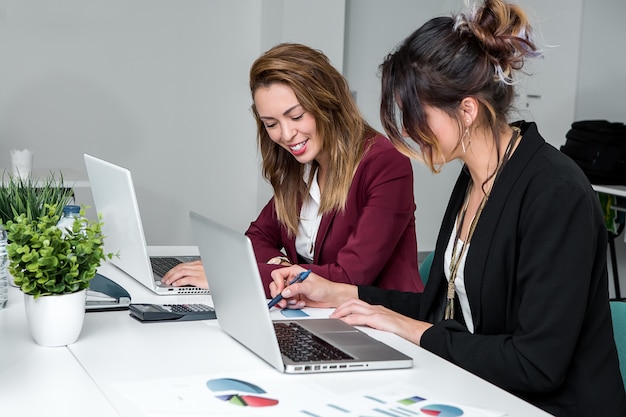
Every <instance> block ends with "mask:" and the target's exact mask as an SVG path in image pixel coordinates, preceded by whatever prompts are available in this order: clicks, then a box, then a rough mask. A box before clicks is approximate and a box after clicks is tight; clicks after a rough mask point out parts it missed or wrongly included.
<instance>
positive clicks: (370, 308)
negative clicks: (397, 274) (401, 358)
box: [330, 298, 432, 345]
mask: <svg viewBox="0 0 626 417" xmlns="http://www.w3.org/2000/svg"><path fill="white" fill-rule="evenodd" d="M330 317H331V318H337V319H341V320H343V321H345V322H346V323H348V324H351V325H353V326H369V327H372V328H374V329H378V330H384V331H387V332H391V333H395V334H397V335H398V336H400V337H402V338H404V339H407V340H409V341H410V342H413V343H415V344H416V345H419V344H420V341H421V339H422V335H423V334H424V332H425V331H426V330H428V329H429V328H431V327H432V324H430V323H426V322H423V321H419V320H415V319H412V318H410V317H407V316H403V315H402V314H399V313H396V312H395V311H393V310H390V309H388V308H386V307H383V306H380V305H371V304H368V303H366V302H365V301H361V300H359V299H356V298H354V299H351V300H348V301H346V302H345V303H343V304H341V305H340V306H339V307H337V309H335V311H334V312H333V313H332V314H331V315H330Z"/></svg>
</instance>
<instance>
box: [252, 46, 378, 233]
mask: <svg viewBox="0 0 626 417" xmlns="http://www.w3.org/2000/svg"><path fill="white" fill-rule="evenodd" d="M275 83H279V84H283V85H285V86H287V87H289V88H291V90H292V91H293V92H294V94H295V96H296V98H297V100H298V103H299V104H300V105H301V106H302V107H303V108H304V110H305V111H308V112H310V113H311V114H312V115H313V117H314V118H315V123H316V126H317V134H318V136H319V138H320V139H321V149H322V151H324V152H326V153H327V154H328V155H329V162H330V164H329V169H328V172H326V173H325V177H324V184H323V190H324V191H323V193H322V195H321V202H320V209H319V210H320V214H325V213H327V212H330V211H332V210H337V211H342V210H343V209H345V204H346V200H347V198H348V191H349V190H350V184H351V183H352V178H353V176H354V173H355V171H356V169H357V167H358V165H359V163H360V161H361V159H362V158H363V154H364V152H365V150H366V148H367V141H368V139H369V138H372V137H374V136H375V135H376V134H377V132H376V131H375V130H374V129H373V128H372V127H370V126H369V125H368V124H367V123H366V122H365V120H364V118H363V116H362V115H361V112H360V111H359V108H358V107H357V105H356V103H355V101H354V99H353V97H352V95H351V93H350V88H349V86H348V83H347V81H346V80H345V78H344V77H343V76H342V75H341V74H340V73H339V71H337V70H336V69H335V68H334V67H333V66H332V64H331V63H330V61H329V59H328V58H327V57H326V55H324V54H323V53H322V52H320V51H318V50H315V49H312V48H310V47H308V46H305V45H301V44H294V43H282V44H279V45H277V46H275V47H273V48H271V49H270V50H268V51H267V52H265V53H264V54H263V55H261V56H260V57H259V58H258V59H257V60H256V61H255V62H254V63H253V64H252V67H251V68H250V92H251V93H252V97H253V98H254V93H255V92H256V90H257V89H258V88H261V87H269V86H270V85H272V84H275ZM252 112H253V114H254V117H255V119H256V123H257V142H258V146H259V149H260V152H261V156H262V159H263V168H262V169H263V176H264V177H265V178H266V179H267V180H268V181H269V183H270V184H271V185H272V188H273V189H274V204H275V207H276V213H277V216H278V220H279V221H280V222H281V223H282V224H283V225H285V227H286V228H287V230H288V231H289V233H290V234H292V235H294V236H295V235H296V234H297V231H298V223H299V219H300V213H299V207H300V204H301V203H302V201H303V199H304V198H305V197H306V196H307V194H308V192H309V185H308V184H310V182H311V179H312V177H313V175H314V173H315V170H316V169H317V167H318V164H317V162H315V161H313V163H312V164H313V166H312V168H313V169H311V170H310V174H309V178H308V181H306V182H305V181H304V175H305V165H303V164H301V163H299V162H298V161H297V160H296V159H295V158H294V157H293V155H291V154H290V153H289V152H288V151H287V150H285V149H283V148H282V147H281V146H280V145H278V144H276V143H275V142H273V141H272V140H271V139H270V136H269V134H268V133H267V130H266V129H265V126H264V124H263V122H262V121H261V119H260V117H259V114H258V112H257V110H256V107H255V106H254V104H253V105H252Z"/></svg>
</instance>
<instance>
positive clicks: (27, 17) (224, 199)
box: [0, 0, 344, 245]
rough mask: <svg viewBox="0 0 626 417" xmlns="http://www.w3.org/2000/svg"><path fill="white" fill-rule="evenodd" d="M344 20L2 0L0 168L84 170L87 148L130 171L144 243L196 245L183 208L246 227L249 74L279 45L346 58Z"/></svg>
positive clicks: (317, 7) (252, 177) (325, 8)
mask: <svg viewBox="0 0 626 417" xmlns="http://www.w3.org/2000/svg"><path fill="white" fill-rule="evenodd" d="M343 13H344V3H343V1H336V0H324V1H316V2H314V4H313V5H311V4H308V3H306V2H304V1H302V0H289V1H284V0H265V1H261V2H260V1H258V0H211V1H205V0H176V1H171V0H56V1H54V2H49V1H47V0H28V1H10V0H0V62H1V64H0V138H1V139H0V167H9V166H10V157H9V150H10V149H12V148H29V149H31V150H33V151H34V152H35V159H34V165H35V167H39V168H41V167H45V168H54V167H61V168H72V169H74V170H79V171H82V172H84V164H83V160H82V155H83V153H85V152H86V153H90V154H93V155H95V156H98V157H101V158H103V159H106V160H109V161H111V162H114V163H116V164H119V165H122V166H125V167H127V168H129V169H130V170H131V172H132V173H133V177H134V181H135V187H136V190H137V195H138V200H139V205H140V208H141V212H142V217H143V221H144V226H145V229H146V237H147V240H148V243H149V244H152V245H159V244H192V243H193V240H192V235H191V230H190V226H189V220H188V212H189V210H190V209H193V210H197V211H200V212H202V213H203V214H206V215H209V216H211V217H214V218H216V219H217V220H220V221H222V222H224V223H226V224H228V225H230V226H231V227H234V228H237V229H240V230H244V229H245V228H246V227H247V225H248V224H249V222H250V221H251V220H252V219H253V218H255V217H256V215H257V214H258V210H259V201H261V200H262V199H263V200H265V199H266V197H263V198H262V199H261V198H260V197H257V193H259V188H260V186H262V184H263V182H262V181H260V180H259V177H260V170H259V166H258V160H257V149H256V143H255V124H254V121H253V118H252V116H251V113H250V111H249V107H250V103H251V99H250V94H249V90H248V70H249V67H250V65H251V63H252V62H253V60H254V59H255V58H256V57H257V56H258V55H259V54H260V52H261V51H262V50H265V49H267V47H269V46H271V45H272V44H274V43H277V42H280V41H286V40H290V41H308V42H309V43H312V44H316V45H317V47H319V48H321V49H323V50H325V51H329V56H331V55H332V57H333V58H334V59H335V60H336V61H337V62H338V63H341V62H343V21H344V14H343ZM311 16H313V17H314V18H315V20H314V21H315V23H316V25H311V24H310V23H308V24H307V25H305V24H304V22H308V20H307V18H308V17H311ZM276 21H278V22H279V23H280V24H279V25H278V26H277V24H276ZM326 22H329V24H330V25H332V26H331V27H330V29H329V28H328V27H327V25H326ZM265 196H267V194H265Z"/></svg>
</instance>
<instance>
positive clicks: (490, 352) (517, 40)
mask: <svg viewBox="0 0 626 417" xmlns="http://www.w3.org/2000/svg"><path fill="white" fill-rule="evenodd" d="M538 54H539V53H538V48H537V46H536V45H535V43H534V41H533V39H532V27H531V26H530V24H529V22H528V19H527V16H526V14H525V13H524V11H523V10H522V9H521V8H520V7H519V6H517V5H514V4H510V3H506V2H504V1H500V0H486V1H485V2H484V4H483V5H482V6H481V7H479V8H477V9H475V10H472V11H470V12H467V13H462V14H458V15H456V16H454V17H437V18H434V19H432V20H430V21H428V22H427V23H425V24H424V25H423V26H422V27H420V28H419V29H417V31H415V32H414V33H413V34H411V35H410V36H409V37H408V38H407V39H405V40H404V41H403V42H402V43H401V44H400V45H399V47H398V48H397V49H396V50H395V51H394V52H393V53H391V54H390V55H389V56H388V57H387V58H386V59H385V61H384V62H383V64H382V66H381V70H382V100H381V119H382V123H383V126H384V128H385V131H386V132H387V134H388V136H389V138H390V139H391V140H392V142H393V143H394V144H395V145H396V147H397V148H398V149H399V150H401V151H402V152H403V153H405V154H407V155H409V156H413V157H416V158H419V159H420V160H422V161H424V162H425V164H426V165H428V166H429V167H430V168H431V169H432V170H433V172H437V171H438V169H439V167H440V166H441V165H443V164H445V163H448V162H450V161H453V160H459V161H461V162H462V163H463V169H462V171H461V173H460V175H459V178H458V180H457V183H456V185H455V187H454V189H453V191H452V195H451V197H450V201H449V203H448V207H447V209H446V212H445V214H444V218H443V223H442V225H441V228H440V232H439V237H438V240H437V244H436V248H435V254H434V260H433V263H432V269H431V272H430V275H429V279H428V281H427V285H426V288H425V289H424V292H423V293H419V294H418V293H409V292H401V291H390V290H384V289H380V288H373V287H370V286H361V285H359V286H356V285H346V284H339V283H333V282H330V281H328V280H326V279H324V278H322V276H319V275H317V274H310V275H309V277H308V278H307V279H306V281H304V282H302V283H298V284H294V285H291V286H288V287H287V288H285V281H284V280H285V279H287V280H289V279H290V278H291V277H293V276H294V275H295V274H297V273H298V272H300V271H301V268H299V267H292V268H287V269H284V270H280V271H275V272H274V273H273V278H274V283H273V284H272V285H271V288H272V294H273V295H275V294H278V293H282V295H283V297H285V299H284V300H283V301H281V302H280V303H279V306H280V307H283V308H285V307H289V308H301V307H303V306H304V305H308V306H319V307H337V308H336V309H335V311H334V312H333V313H332V315H331V317H334V318H341V319H343V320H345V321H346V322H348V323H350V324H353V325H368V326H371V327H374V328H377V329H381V330H387V331H391V332H394V333H396V334H398V335H400V336H402V337H404V338H405V339H407V340H409V341H411V342H413V343H416V344H418V345H420V346H422V347H424V348H425V349H427V350H429V351H431V352H433V353H435V354H437V355H439V356H441V357H443V358H445V359H447V360H449V361H451V362H453V363H455V364H457V365H459V366H461V367H463V368H465V369H466V370H468V371H470V372H472V373H474V374H476V375H478V376H480V377H482V378H484V379H486V380H488V381H490V382H492V383H494V384H496V385H498V386H500V387H502V388H503V389H505V390H507V391H509V392H511V393H514V394H516V395H518V396H520V397H521V398H523V399H525V400H527V401H529V402H530V403H532V404H535V405H537V406H538V407H540V408H542V409H544V410H546V411H547V412H549V413H552V414H554V415H555V416H592V415H597V414H598V412H599V411H598V410H602V411H601V412H600V413H602V414H604V415H610V416H624V415H626V394H625V393H624V385H623V383H622V379H621V377H620V371H619V366H618V357H617V351H616V347H615V342H614V339H613V331H612V325H611V316H610V310H609V302H608V283H607V266H606V244H607V237H606V236H607V233H606V229H605V226H604V221H603V216H602V212H601V209H600V205H599V200H598V198H597V196H596V194H595V193H594V191H593V189H592V188H591V186H590V184H589V181H588V180H587V178H586V177H585V175H584V174H583V173H582V171H581V170H580V169H579V168H578V167H577V166H576V164H575V163H574V162H573V161H572V160H570V159H569V158H568V157H567V156H565V155H564V154H562V153H560V152H559V151H558V150H557V149H555V148H554V147H552V146H551V145H549V144H548V143H546V142H545V141H544V139H543V138H542V137H541V135H540V133H539V131H538V130H537V126H536V125H535V124H534V123H528V122H523V121H522V122H517V123H510V122H509V121H508V120H507V117H508V114H509V110H510V109H511V106H512V101H513V97H514V88H513V86H514V83H515V73H516V71H517V70H520V69H521V68H522V67H523V64H524V61H525V60H526V59H529V58H532V57H535V56H537V55H538ZM415 145H417V146H415ZM417 149H419V151H418V150H417ZM451 383H454V381H451Z"/></svg>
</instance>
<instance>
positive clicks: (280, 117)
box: [254, 83, 322, 165]
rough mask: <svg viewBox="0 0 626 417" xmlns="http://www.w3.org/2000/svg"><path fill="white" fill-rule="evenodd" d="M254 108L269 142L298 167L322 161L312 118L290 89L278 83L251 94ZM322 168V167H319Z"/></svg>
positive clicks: (319, 143)
mask: <svg viewBox="0 0 626 417" xmlns="http://www.w3.org/2000/svg"><path fill="white" fill-rule="evenodd" d="M254 106H255V108H256V111H257V113H258V115H259V118H260V119H261V121H262V122H263V125H264V126H265V130H266V131H267V134H268V135H269V137H270V139H272V141H273V142H274V143H276V144H278V145H280V146H281V147H283V148H284V149H286V150H287V151H288V152H289V153H291V154H292V155H293V156H294V157H295V158H296V160H297V161H298V162H300V163H301V164H306V163H309V162H311V161H313V160H317V161H318V163H320V160H321V159H322V142H321V139H320V138H319V137H318V135H317V127H316V123H315V117H313V115H312V114H311V113H310V112H308V111H306V110H305V109H304V108H303V107H302V106H301V105H300V103H299V102H298V99H297V98H296V95H295V93H294V92H293V90H292V89H291V88H290V87H288V86H286V85H284V84H280V83H273V84H271V85H270V86H268V87H260V88H258V89H257V90H256V91H255V92H254ZM320 165H321V164H320Z"/></svg>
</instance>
